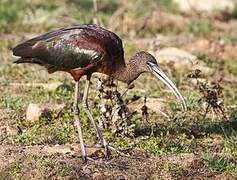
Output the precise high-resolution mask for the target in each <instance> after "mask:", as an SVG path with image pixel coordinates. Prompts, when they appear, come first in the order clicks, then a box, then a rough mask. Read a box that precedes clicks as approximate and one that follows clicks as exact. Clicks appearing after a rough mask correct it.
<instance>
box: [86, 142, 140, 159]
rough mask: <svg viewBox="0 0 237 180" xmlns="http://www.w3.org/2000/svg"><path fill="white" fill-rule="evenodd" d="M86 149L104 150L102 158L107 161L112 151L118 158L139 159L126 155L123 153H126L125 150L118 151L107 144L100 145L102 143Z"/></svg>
mask: <svg viewBox="0 0 237 180" xmlns="http://www.w3.org/2000/svg"><path fill="white" fill-rule="evenodd" d="M86 147H90V148H91V147H93V148H104V157H105V159H106V160H109V159H110V157H111V152H112V151H114V152H116V153H117V154H118V155H120V156H124V157H128V158H133V159H140V158H139V157H135V156H132V155H130V154H128V153H125V152H123V151H127V150H119V149H117V148H115V147H113V146H111V145H109V144H108V143H102V142H99V143H98V144H94V145H89V146H88V145H87V146H86Z"/></svg>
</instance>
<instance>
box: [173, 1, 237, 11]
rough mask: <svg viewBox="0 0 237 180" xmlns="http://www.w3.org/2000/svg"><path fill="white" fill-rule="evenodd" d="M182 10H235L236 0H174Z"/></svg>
mask: <svg viewBox="0 0 237 180" xmlns="http://www.w3.org/2000/svg"><path fill="white" fill-rule="evenodd" d="M173 3H174V4H176V5H177V7H178V8H179V10H180V11H181V12H185V13H189V12H193V11H198V12H207V13H213V12H216V11H221V12H233V11H234V10H235V6H236V1H235V0H173Z"/></svg>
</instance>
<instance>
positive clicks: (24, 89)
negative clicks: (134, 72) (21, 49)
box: [0, 0, 237, 179]
mask: <svg viewBox="0 0 237 180" xmlns="http://www.w3.org/2000/svg"><path fill="white" fill-rule="evenodd" d="M123 8H125V9H126V10H125V11H124V12H123V13H122V14H121V15H118V17H117V18H115V20H114V22H112V24H111V22H110V19H111V17H112V16H113V18H114V14H116V13H117V12H118V11H119V10H120V9H123ZM158 11H160V12H162V13H164V15H163V16H164V19H163V20H162V22H164V21H165V20H166V18H165V17H166V15H167V14H170V15H171V14H175V15H176V14H178V15H180V16H183V17H184V19H185V20H187V21H185V22H186V23H185V25H184V27H182V28H180V26H178V24H175V23H171V24H170V22H167V23H164V24H162V25H160V26H159V24H160V22H161V21H160V19H159V18H158V17H155V16H154V17H153V16H151V17H152V20H150V21H149V19H148V21H149V23H147V24H146V23H145V25H144V28H141V25H143V24H144V19H145V18H146V17H149V16H150V15H151V14H152V13H156V12H158ZM165 13H167V14H166V15H165ZM163 16H162V17H163ZM93 17H94V14H93V1H86V0H82V1H75V0H60V1H44V0H41V1H38V0H37V1H20V0H16V1H14V3H13V1H6V0H2V1H1V2H0V37H1V44H0V90H1V95H0V135H1V138H0V142H1V143H0V145H1V146H2V147H3V148H5V147H7V146H10V147H15V148H13V150H11V151H10V150H8V151H7V150H6V152H5V154H4V155H2V154H1V155H2V157H4V158H6V159H7V160H9V159H10V158H11V157H15V159H14V160H12V163H5V164H1V162H0V167H1V170H0V179H1V178H5V179H7V178H12V179H17V178H18V179H21V178H22V179H24V178H25V177H30V178H36V179H37V178H39V179H42V178H46V177H47V178H48V177H50V178H58V179H60V178H68V179H70V178H71V179H75V178H83V177H84V178H85V177H87V178H88V177H91V178H92V176H91V175H88V172H91V174H92V175H94V176H97V175H99V173H101V172H105V174H102V176H103V177H110V178H112V177H114V175H116V174H119V173H122V174H124V173H125V174H126V176H127V177H130V178H132V177H134V176H136V177H141V179H149V178H153V177H154V178H158V177H161V178H162V177H164V179H169V178H170V179H174V178H180V179H182V178H185V177H187V175H190V177H198V176H200V177H201V178H202V177H208V176H210V175H213V176H218V175H219V174H222V173H227V172H228V173H230V174H232V175H233V176H237V169H236V163H237V160H236V159H237V150H236V149H237V144H236V133H237V125H236V124H237V123H236V120H237V117H236V113H237V110H236V107H237V104H236V100H237V99H236V93H237V90H236V88H235V87H236V84H235V83H234V82H231V81H227V80H225V79H228V78H229V77H230V76H231V77H232V78H233V79H236V78H237V71H236V69H237V66H236V58H237V57H233V58H228V59H223V57H222V56H221V55H219V54H217V53H216V52H215V51H214V52H212V51H211V50H210V51H208V53H207V52H206V51H202V50H201V51H198V52H195V53H196V54H195V55H196V56H198V58H199V59H200V61H202V62H204V63H206V65H207V66H208V67H209V68H212V69H213V70H214V74H212V75H205V74H202V72H201V78H204V79H205V80H206V81H208V82H216V81H218V80H219V77H217V75H218V74H221V73H222V72H223V70H224V72H225V74H224V75H223V76H224V78H223V80H222V81H221V82H219V85H220V86H221V87H222V93H221V95H219V96H218V100H220V102H223V103H224V107H225V108H226V109H227V112H226V113H227V115H228V117H229V119H228V121H226V120H224V119H223V116H222V114H221V113H220V112H216V113H215V108H210V109H209V111H208V112H207V113H206V115H205V110H206V107H207V99H205V97H206V96H205V93H207V91H206V92H203V93H202V92H201V91H200V86H199V85H198V84H197V83H192V80H193V78H188V77H187V74H190V73H193V72H192V71H193V70H192V69H187V70H177V69H175V68H174V67H173V66H172V65H170V64H162V65H161V68H162V69H164V70H165V72H166V73H167V74H168V76H169V77H170V78H171V79H172V80H173V81H174V82H175V84H177V86H178V88H179V89H181V92H182V94H184V96H185V97H186V100H187V105H188V112H186V113H183V112H181V108H180V105H179V103H178V102H176V101H175V97H174V96H173V95H172V94H171V93H169V92H167V88H165V86H164V85H163V84H162V83H160V82H159V83H157V80H156V79H155V78H153V77H152V76H151V75H150V74H144V75H142V76H140V77H139V78H138V80H137V81H136V82H134V84H135V88H133V89H131V90H129V92H128V93H127V94H126V95H125V96H124V99H128V100H129V99H131V98H132V97H133V96H134V95H136V96H141V97H144V96H147V97H158V98H162V102H164V104H165V107H163V108H162V109H161V110H162V111H164V113H167V114H168V115H169V117H165V116H163V115H162V114H161V113H157V112H151V111H150V110H148V119H147V120H146V119H145V118H144V117H142V115H141V113H140V112H137V113H136V114H135V115H133V116H132V118H129V119H127V121H126V123H125V122H118V124H119V123H120V124H121V126H123V128H121V129H120V130H119V131H117V132H116V133H115V132H114V131H113V130H114V129H113V128H114V127H112V126H111V125H108V126H109V127H108V128H106V129H104V135H105V138H106V140H108V142H110V143H111V144H113V145H114V146H116V147H118V148H122V149H126V148H131V149H132V150H129V152H130V153H132V154H133V153H134V154H136V153H138V154H139V153H140V154H143V155H144V156H145V157H146V160H144V161H143V160H132V159H126V158H121V157H118V156H113V159H112V160H111V162H112V163H111V164H107V165H103V164H96V163H95V164H94V163H89V164H88V165H85V166H83V165H82V164H80V163H81V160H80V158H79V157H75V156H69V155H41V154H39V155H31V154H22V152H21V151H20V150H19V151H18V150H17V148H19V147H25V146H27V145H55V144H62V145H63V144H67V143H70V144H72V143H78V138H77V132H76V129H75V128H74V122H73V116H72V113H71V104H72V96H73V94H74V89H73V83H72V79H71V77H70V76H69V75H68V74H66V73H62V72H58V73H55V74H50V75H48V74H47V72H46V71H45V70H44V68H42V67H40V66H32V65H15V64H12V62H13V61H14V60H15V57H13V56H12V54H11V48H12V47H13V46H14V45H16V44H17V43H18V42H21V41H22V40H24V39H28V38H31V37H33V36H34V35H36V34H40V33H43V32H46V31H48V30H52V29H55V28H59V27H65V26H70V25H73V24H83V23H91V22H92V21H93ZM97 17H98V18H99V19H100V20H101V22H102V23H103V24H104V25H105V26H106V27H107V28H109V29H111V30H114V31H115V32H116V33H117V34H119V35H120V36H121V37H122V39H123V40H124V42H126V44H124V48H125V57H129V56H131V55H132V54H134V53H135V52H137V51H140V50H148V49H149V47H148V45H147V44H146V43H144V44H142V43H141V44H139V41H138V40H144V39H148V40H149V38H153V37H156V36H157V37H158V39H154V40H155V41H160V42H159V43H160V44H161V46H162V47H164V46H166V45H167V44H169V43H170V42H171V44H173V45H174V46H177V47H178V48H181V49H188V48H187V47H188V46H190V47H191V46H192V45H193V41H196V40H199V39H203V38H205V39H207V40H209V41H210V42H218V41H219V40H220V38H221V39H222V40H223V41H224V45H227V44H228V45H229V46H236V41H235V38H233V37H234V36H233V34H234V33H235V31H236V30H235V29H231V28H230V29H229V30H228V31H226V30H225V29H221V28H220V27H219V28H216V27H215V23H212V21H213V18H212V17H210V16H206V17H205V18H199V19H198V18H197V17H195V16H192V15H185V16H184V15H182V14H181V13H179V12H178V9H177V7H176V6H175V5H173V4H172V3H171V1H170V0H169V1H163V0H161V1H159V3H157V1H154V0H153V1H149V2H147V1H142V0H139V1H135V0H132V1H129V2H128V3H124V2H122V1H121V2H118V1H115V0H112V1H109V0H101V1H99V3H98V12H97ZM202 17H204V16H202ZM216 21H218V20H216ZM233 21H235V19H233ZM116 23H118V26H116V25H115V24H116ZM217 23H218V22H217ZM222 23H225V25H226V26H228V22H224V21H223V22H222ZM189 37H192V38H190V39H189ZM139 38H140V39H139ZM180 39H181V40H180ZM141 42H143V41H141ZM187 44H188V45H187ZM213 44H215V43H213ZM214 48H215V47H214ZM156 50H158V49H157V48H156ZM188 51H189V49H188ZM190 51H191V50H190ZM233 56H234V55H233ZM201 70H202V69H201ZM186 73H187V74H186ZM97 79H98V77H96V76H93V80H92V87H91V89H90V96H89V103H90V107H91V110H92V112H93V116H94V117H95V118H96V119H97V120H98V121H101V119H100V117H101V112H100V108H101V107H100V105H103V104H109V103H110V102H109V100H105V99H102V100H101V99H99V98H95V94H96V93H97V92H96V80H97ZM54 82H62V83H63V85H61V86H59V87H58V88H57V89H54V90H47V89H44V88H43V87H35V86H14V85H12V83H23V84H24V83H46V84H47V83H54ZM80 87H81V88H83V87H84V83H83V80H82V82H81V84H80ZM210 87H212V86H211V85H210ZM125 88H126V86H125V85H124V84H122V83H119V87H118V91H119V92H121V93H122V92H123V91H124V90H125ZM212 90H213V89H212ZM157 101H158V100H157ZM57 102H65V103H66V104H67V105H68V108H65V109H64V110H63V112H62V113H61V115H60V116H59V117H56V116H55V114H54V113H51V114H48V116H45V117H42V118H40V120H38V121H27V120H26V118H25V115H26V114H25V112H26V109H27V107H28V105H29V104H30V103H42V104H44V103H57ZM139 103H140V104H141V103H144V102H142V101H141V100H140V101H139ZM159 103H160V102H157V104H154V106H158V105H159ZM94 104H95V105H94ZM79 108H80V109H81V110H82V107H81V106H80V105H79ZM204 115H205V116H204ZM81 121H82V126H83V134H84V137H85V141H86V143H87V144H93V143H94V142H96V135H95V132H94V130H93V129H92V128H91V126H90V123H89V121H88V119H87V118H86V115H85V113H83V111H82V113H81ZM111 124H112V123H111ZM1 127H10V128H13V129H15V130H16V131H17V135H16V134H11V132H10V131H9V132H8V130H5V131H6V132H5V131H4V130H2V129H1ZM3 129H4V128H3ZM125 131H126V132H125ZM0 153H2V152H0ZM193 154H194V155H195V157H196V158H198V159H200V161H201V163H200V164H201V165H200V166H197V167H196V166H195V165H194V167H186V165H185V164H187V162H186V161H188V162H189V161H190V160H186V159H185V158H184V159H182V158H183V157H185V155H193ZM214 154H215V155H214ZM172 158H173V159H174V160H172ZM170 159H171V160H170ZM7 160H6V162H7ZM193 162H195V160H194V161H193ZM194 164H195V163H194ZM93 169H96V170H95V171H94V170H93ZM106 173H107V174H106Z"/></svg>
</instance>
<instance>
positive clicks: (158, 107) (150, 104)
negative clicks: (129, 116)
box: [128, 97, 169, 117]
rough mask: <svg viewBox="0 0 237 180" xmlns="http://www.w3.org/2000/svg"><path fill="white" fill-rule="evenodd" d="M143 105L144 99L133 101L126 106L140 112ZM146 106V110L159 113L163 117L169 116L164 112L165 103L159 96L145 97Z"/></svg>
mask: <svg viewBox="0 0 237 180" xmlns="http://www.w3.org/2000/svg"><path fill="white" fill-rule="evenodd" d="M143 106H144V101H143V102H141V101H135V102H133V103H130V104H128V108H129V109H130V110H132V111H137V112H140V113H142V107H143ZM146 106H147V108H148V111H151V112H156V113H161V114H162V115H164V116H165V117H169V115H168V114H167V113H166V112H164V109H165V103H164V100H163V99H159V98H151V97H148V98H146Z"/></svg>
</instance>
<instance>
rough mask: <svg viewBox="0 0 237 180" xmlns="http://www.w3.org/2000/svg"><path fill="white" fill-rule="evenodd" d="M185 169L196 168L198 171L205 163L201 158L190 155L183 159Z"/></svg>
mask: <svg viewBox="0 0 237 180" xmlns="http://www.w3.org/2000/svg"><path fill="white" fill-rule="evenodd" d="M183 162H184V166H185V168H194V169H198V168H200V167H202V166H203V161H202V159H200V158H197V157H195V155H194V154H190V155H188V156H187V157H186V158H185V159H183Z"/></svg>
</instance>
